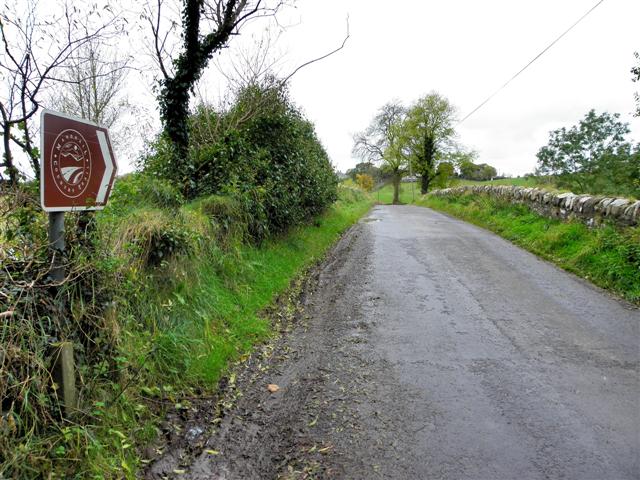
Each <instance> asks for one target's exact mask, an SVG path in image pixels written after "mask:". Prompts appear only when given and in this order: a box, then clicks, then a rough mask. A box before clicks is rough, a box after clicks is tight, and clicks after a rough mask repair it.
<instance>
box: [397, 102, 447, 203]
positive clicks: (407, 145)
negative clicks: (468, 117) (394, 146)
mask: <svg viewBox="0 0 640 480" xmlns="http://www.w3.org/2000/svg"><path fill="white" fill-rule="evenodd" d="M455 116H456V109H455V107H454V106H453V105H451V103H450V102H449V100H447V99H446V98H445V97H443V96H442V95H440V94H439V93H437V92H431V93H429V94H428V95H426V96H424V97H422V98H420V99H418V101H417V102H416V103H415V104H414V105H413V106H412V107H411V108H410V109H409V111H408V113H407V116H406V120H405V121H404V124H403V128H402V150H403V152H405V154H406V155H407V156H408V158H409V161H410V162H411V165H412V166H413V169H414V171H415V173H417V174H419V175H420V190H421V192H422V193H423V194H425V193H427V192H428V191H429V186H430V184H431V182H432V181H433V179H434V178H435V176H436V174H437V170H436V167H437V164H438V161H439V159H441V158H442V157H443V154H444V153H445V152H446V151H448V150H450V149H451V148H452V147H453V146H454V137H455V128H454V122H455Z"/></svg>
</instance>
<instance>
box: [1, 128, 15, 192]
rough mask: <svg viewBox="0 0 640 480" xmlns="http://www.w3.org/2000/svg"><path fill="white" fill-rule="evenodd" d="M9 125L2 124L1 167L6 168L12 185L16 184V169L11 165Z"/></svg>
mask: <svg viewBox="0 0 640 480" xmlns="http://www.w3.org/2000/svg"><path fill="white" fill-rule="evenodd" d="M10 132H11V125H10V124H9V123H5V124H4V132H3V139H4V162H3V163H2V165H3V166H4V167H5V168H6V170H7V174H8V175H9V181H10V182H11V184H12V185H14V186H15V185H17V184H18V169H17V168H16V167H15V165H14V164H13V156H12V155H11V137H10V134H11V133H10Z"/></svg>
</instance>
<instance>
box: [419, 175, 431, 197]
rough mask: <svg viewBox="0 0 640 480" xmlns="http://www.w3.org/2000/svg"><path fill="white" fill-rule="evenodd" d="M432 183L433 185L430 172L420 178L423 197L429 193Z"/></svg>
mask: <svg viewBox="0 0 640 480" xmlns="http://www.w3.org/2000/svg"><path fill="white" fill-rule="evenodd" d="M430 183H431V177H430V176H429V173H428V172H425V173H423V174H422V177H420V193H422V195H424V194H425V193H427V192H428V191H429V184H430Z"/></svg>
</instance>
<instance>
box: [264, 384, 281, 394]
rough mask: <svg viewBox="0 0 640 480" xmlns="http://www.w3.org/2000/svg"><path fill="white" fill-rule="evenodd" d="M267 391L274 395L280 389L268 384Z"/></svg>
mask: <svg viewBox="0 0 640 480" xmlns="http://www.w3.org/2000/svg"><path fill="white" fill-rule="evenodd" d="M267 390H269V391H270V392H271V393H276V392H277V391H278V390H280V387H279V386H278V385H276V384H275V383H270V384H269V385H267Z"/></svg>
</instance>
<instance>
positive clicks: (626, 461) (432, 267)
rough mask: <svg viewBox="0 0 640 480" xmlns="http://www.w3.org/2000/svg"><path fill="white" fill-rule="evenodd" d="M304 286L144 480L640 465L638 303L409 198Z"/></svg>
mask: <svg viewBox="0 0 640 480" xmlns="http://www.w3.org/2000/svg"><path fill="white" fill-rule="evenodd" d="M313 284H314V286H313V287H309V288H308V291H307V293H306V294H305V296H304V299H303V303H302V306H303V308H304V312H303V313H301V314H300V315H299V319H298V321H297V322H296V323H295V324H294V326H293V328H292V331H291V332H290V333H289V334H287V335H285V336H284V337H283V339H282V340H281V341H280V342H279V343H278V344H277V345H276V346H275V350H274V353H273V354H272V355H271V357H270V359H269V361H268V362H267V361H265V362H263V363H260V362H254V363H253V364H252V366H251V367H248V368H249V369H250V370H251V372H250V374H249V373H247V372H245V373H244V374H241V375H240V377H239V378H240V380H239V388H241V390H242V394H243V395H242V397H240V398H239V399H238V400H237V403H236V404H235V405H234V406H233V407H230V408H229V409H228V410H227V411H226V412H225V414H224V415H223V416H222V417H221V418H220V419H219V420H217V421H216V427H215V429H213V431H211V432H210V433H207V434H204V437H203V438H202V440H201V441H200V443H199V444H198V445H199V448H198V449H197V451H195V452H194V453H193V455H192V456H191V457H189V456H188V455H186V454H185V453H184V449H183V450H171V449H168V453H166V454H165V455H164V456H162V457H161V458H159V459H158V460H157V461H156V462H155V463H154V464H153V465H152V466H151V468H150V469H149V471H148V472H147V474H148V478H162V477H163V476H168V477H171V476H173V475H172V472H174V471H175V470H176V469H183V470H184V473H183V474H182V475H180V478H194V479H195V478H197V479H205V478H207V479H210V478H219V479H259V478H265V479H271V478H345V479H347V478H348V479H373V478H381V479H434V480H435V479H456V480H460V479H471V480H502V479H505V480H506V479H518V480H525V479H579V480H590V479H593V480H605V479H606V480H623V479H636V480H637V479H639V478H640V377H639V370H638V365H639V364H638V360H639V352H640V311H639V310H638V309H636V308H634V307H632V306H630V305H628V304H626V303H624V302H621V301H619V300H616V299H613V298H611V297H610V296H608V295H607V294H605V293H603V292H602V291H601V290H599V289H597V288H595V287H592V286H590V285H589V284H587V283H586V282H584V281H582V280H580V279H577V278H576V277H574V276H572V275H569V274H567V273H565V272H563V271H561V270H559V269H557V268H555V267H553V266H552V265H550V264H548V263H546V262H544V261H541V260H539V259H537V258H536V257H535V256H533V255H531V254H529V253H527V252H524V251H523V250H521V249H519V248H517V247H515V246H513V245H511V244H510V243H508V242H506V241H504V240H502V239H500V238H498V237H497V236H495V235H493V234H491V233H488V232H486V231H484V230H482V229H479V228H476V227H474V226H471V225H469V224H466V223H463V222H460V221H458V220H454V219H452V218H449V217H447V216H445V215H442V214H439V213H436V212H433V211H431V210H429V209H424V208H419V207H412V206H397V207H392V206H378V207H376V208H374V209H373V210H372V212H371V213H370V214H369V216H368V217H367V218H365V219H363V220H362V221H361V222H360V223H359V224H358V225H357V226H356V227H355V228H353V229H352V230H351V231H350V232H349V233H348V234H347V235H346V236H345V237H344V238H343V239H342V240H341V242H340V243H339V244H338V246H337V247H336V248H335V249H334V250H333V252H332V253H331V255H330V257H329V259H328V260H327V262H325V264H324V265H323V266H322V267H321V268H320V269H319V270H318V272H317V273H316V279H315V281H314V282H313ZM267 384H277V385H279V387H280V390H279V391H277V392H276V393H270V392H269V391H267V389H266V385H267Z"/></svg>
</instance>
